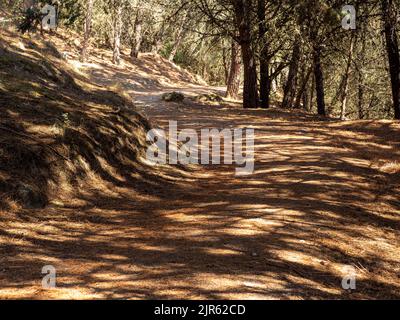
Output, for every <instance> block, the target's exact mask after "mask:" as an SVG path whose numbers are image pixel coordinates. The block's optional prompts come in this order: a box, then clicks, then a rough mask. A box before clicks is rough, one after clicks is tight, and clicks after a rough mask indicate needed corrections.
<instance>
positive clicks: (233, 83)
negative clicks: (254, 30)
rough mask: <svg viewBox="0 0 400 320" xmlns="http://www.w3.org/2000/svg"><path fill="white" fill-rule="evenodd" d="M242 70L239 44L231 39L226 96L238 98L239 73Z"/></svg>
mask: <svg viewBox="0 0 400 320" xmlns="http://www.w3.org/2000/svg"><path fill="white" fill-rule="evenodd" d="M241 71H242V64H241V57H240V46H239V44H238V43H237V42H236V41H232V49H231V66H230V70H229V76H228V81H227V90H226V97H227V98H232V99H235V100H236V99H238V97H239V89H240V75H241Z"/></svg>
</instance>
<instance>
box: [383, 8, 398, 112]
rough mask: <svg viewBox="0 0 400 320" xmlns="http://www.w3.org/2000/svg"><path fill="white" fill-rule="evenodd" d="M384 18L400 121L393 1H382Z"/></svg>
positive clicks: (391, 75)
mask: <svg viewBox="0 0 400 320" xmlns="http://www.w3.org/2000/svg"><path fill="white" fill-rule="evenodd" d="M382 16H383V21H384V33H385V38H386V50H387V54H388V60H389V70H390V79H391V83H392V96H393V109H394V113H395V119H398V120H400V54H399V43H398V38H397V33H396V32H397V31H396V25H397V14H396V8H395V2H394V1H393V0H382Z"/></svg>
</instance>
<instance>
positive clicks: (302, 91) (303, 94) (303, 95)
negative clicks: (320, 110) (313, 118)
mask: <svg viewBox="0 0 400 320" xmlns="http://www.w3.org/2000/svg"><path fill="white" fill-rule="evenodd" d="M302 73H303V76H302V81H301V85H300V88H299V91H298V93H297V96H296V100H295V104H294V108H295V109H299V108H300V104H301V100H302V99H303V102H304V103H303V108H304V109H306V110H307V107H308V106H307V97H308V94H307V84H308V81H309V80H310V76H311V74H312V68H310V69H309V70H308V71H307V72H306V71H305V70H303V72H302Z"/></svg>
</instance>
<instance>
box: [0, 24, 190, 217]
mask: <svg viewBox="0 0 400 320" xmlns="http://www.w3.org/2000/svg"><path fill="white" fill-rule="evenodd" d="M61 37H62V36H60V37H53V38H52V39H51V40H48V41H46V40H42V39H41V38H40V37H35V36H34V37H33V38H28V37H20V36H19V35H17V34H16V33H14V32H12V31H4V30H3V31H1V34H0V91H1V95H0V105H1V108H0V131H1V135H0V146H1V149H0V150H1V152H0V207H1V208H2V209H3V210H10V209H17V208H19V207H24V208H43V207H45V206H46V205H48V204H49V203H50V202H54V201H55V202H60V203H64V202H70V201H71V199H76V198H77V197H78V196H79V194H80V193H81V192H83V191H87V190H88V189H94V188H99V190H101V189H102V188H104V189H106V184H107V183H108V184H111V185H113V186H114V185H118V184H121V182H122V181H125V180H126V179H132V181H131V182H132V183H133V181H134V179H133V178H132V176H133V172H136V174H138V175H141V174H145V171H147V169H146V170H145V169H144V168H143V166H142V165H141V164H140V160H139V158H140V156H141V155H142V156H143V154H144V152H145V150H146V146H147V145H146V141H145V139H146V133H147V131H148V130H149V128H150V126H149V124H148V122H147V120H146V119H144V118H143V117H142V116H141V115H139V114H138V113H137V112H135V106H134V104H133V103H132V99H131V97H129V96H128V95H127V94H126V93H125V92H123V91H122V90H121V88H120V87H118V85H113V84H110V86H104V85H103V84H102V85H99V84H96V83H94V82H93V81H92V80H90V79H89V77H88V76H87V75H86V74H85V73H83V72H81V71H80V69H78V68H77V67H76V64H74V63H73V62H71V61H70V62H68V61H66V60H65V57H63V51H62V50H60V47H59V46H58V45H57V44H58V43H60V40H61ZM72 48H73V47H71V48H70V49H72ZM71 51H73V49H72V50H71ZM154 60H155V58H154V57H149V58H148V59H147V60H146V64H149V65H150V64H151V65H157V64H156V61H154ZM146 64H144V65H143V64H140V66H141V67H140V68H142V69H143V70H144V69H145V68H147V67H146ZM163 66H168V67H170V68H171V69H172V68H173V67H172V66H170V65H169V64H167V63H164V64H163ZM143 72H144V71H143ZM134 74H136V77H137V78H136V79H137V81H140V80H138V79H139V77H140V75H139V74H138V73H137V72H136V70H135V73H134ZM175 75H176V77H178V76H180V77H188V73H185V72H180V73H179V72H178V71H176V72H175ZM156 76H157V73H156V72H153V74H152V77H154V78H155V77H156ZM140 79H143V80H145V81H152V80H151V79H150V78H144V77H143V78H140ZM183 79H184V80H191V79H189V78H183ZM174 80H175V78H174ZM135 81H136V80H135ZM137 85H138V86H139V85H140V84H139V82H137ZM112 90H114V91H112ZM99 192H100V191H99Z"/></svg>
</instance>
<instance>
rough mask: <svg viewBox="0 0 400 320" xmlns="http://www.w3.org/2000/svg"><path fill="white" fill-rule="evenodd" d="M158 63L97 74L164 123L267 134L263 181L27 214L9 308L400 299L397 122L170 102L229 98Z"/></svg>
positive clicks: (174, 186)
mask: <svg viewBox="0 0 400 320" xmlns="http://www.w3.org/2000/svg"><path fill="white" fill-rule="evenodd" d="M154 59H156V58H154V57H151V56H143V57H142V60H140V61H137V62H135V63H128V62H126V61H125V62H124V64H123V65H122V66H121V67H114V66H112V65H110V64H108V63H104V62H103V63H102V62H101V61H100V60H99V61H95V62H93V64H92V65H88V66H87V67H86V68H87V71H88V72H89V73H90V74H91V75H92V77H93V79H94V80H95V81H97V82H98V83H100V84H104V85H115V84H116V83H117V84H118V86H119V87H121V88H122V89H123V90H125V91H126V92H127V93H128V94H130V95H131V97H133V99H134V101H135V104H136V105H137V107H138V109H139V110H140V111H141V112H142V113H144V114H145V115H146V116H147V117H149V119H150V121H151V123H152V124H153V125H154V126H158V127H161V128H167V126H168V121H169V120H174V121H178V127H179V129H184V128H191V129H201V128H217V129H225V128H228V129H229V128H252V129H255V134H256V140H255V156H256V159H255V172H254V174H252V175H249V176H240V177H239V176H235V165H221V166H218V165H213V166H201V165H199V166H191V167H189V168H183V169H179V170H176V171H172V170H173V169H172V167H171V169H168V168H167V169H166V170H171V171H170V172H168V174H169V179H170V180H168V179H167V180H168V182H165V180H162V181H161V180H158V179H152V180H151V184H146V186H147V187H146V188H142V189H140V188H139V187H138V188H132V186H130V185H128V184H127V185H126V186H125V185H123V184H122V185H119V186H118V187H111V188H110V189H111V190H112V191H113V192H112V193H109V194H108V195H105V194H96V193H93V194H92V197H91V198H86V199H85V201H86V203H89V204H85V205H80V204H79V203H77V204H76V205H73V204H72V205H59V206H57V205H52V206H49V207H48V208H46V209H44V210H31V211H30V212H29V217H27V216H25V215H23V214H21V216H19V221H18V223H17V222H15V223H10V224H9V229H8V232H9V233H10V234H14V235H15V238H14V239H12V241H11V242H8V244H7V245H8V246H9V248H11V249H9V250H10V251H9V252H10V256H9V257H7V263H6V264H5V263H4V260H3V262H2V266H1V268H2V270H0V271H1V273H0V274H1V286H0V298H28V299H32V298H36V299H37V298H39V299H45V298H50V299H53V298H56V299H92V298H98V299H104V298H111V299H326V298H329V299H348V298H349V299H378V298H397V299H398V298H400V250H399V249H400V198H399V196H398V194H399V191H400V187H399V186H400V177H399V172H400V162H399V161H400V125H399V124H398V123H395V122H392V121H349V122H344V123H342V122H336V121H333V120H332V121H322V120H321V119H319V118H318V117H315V116H313V115H310V114H307V113H302V112H300V111H293V112H291V111H282V110H279V109H271V110H243V109H242V108H241V106H240V105H239V104H238V103H234V102H224V103H223V104H221V105H215V104H214V105H207V104H199V103H195V102H193V101H191V100H186V101H184V102H182V103H165V102H163V101H162V100H161V95H162V94H163V93H165V92H170V91H181V92H183V93H185V94H186V95H187V96H190V95H197V94H199V93H201V92H207V93H209V92H218V91H219V90H220V88H211V87H207V86H204V85H197V84H194V83H193V82H192V81H187V79H176V81H175V80H172V81H170V82H169V83H162V82H161V83H160V81H158V80H157V79H159V76H160V75H165V72H166V71H165V70H163V68H164V67H165V68H166V67H168V64H159V65H154V63H155V62H154ZM170 71H171V70H170ZM176 76H177V77H178V78H180V75H179V74H178V75H176ZM167 77H168V78H169V79H171V77H174V75H168V76H167ZM155 170H156V168H155ZM38 222H40V224H39V225H38ZM3 242H4V241H3ZM3 244H4V243H3ZM3 258H4V257H3ZM48 264H50V265H54V266H55V267H56V269H57V288H55V289H51V290H46V289H43V288H42V286H41V279H42V278H41V277H42V275H41V274H40V272H41V268H42V266H43V265H48ZM346 266H352V267H353V268H354V269H355V270H356V279H357V288H356V290H352V291H349V290H344V289H342V278H343V277H344V276H345V275H346V273H345V271H344V270H345V269H344V268H346Z"/></svg>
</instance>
